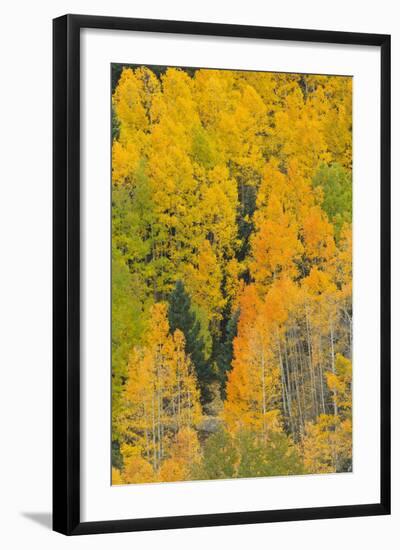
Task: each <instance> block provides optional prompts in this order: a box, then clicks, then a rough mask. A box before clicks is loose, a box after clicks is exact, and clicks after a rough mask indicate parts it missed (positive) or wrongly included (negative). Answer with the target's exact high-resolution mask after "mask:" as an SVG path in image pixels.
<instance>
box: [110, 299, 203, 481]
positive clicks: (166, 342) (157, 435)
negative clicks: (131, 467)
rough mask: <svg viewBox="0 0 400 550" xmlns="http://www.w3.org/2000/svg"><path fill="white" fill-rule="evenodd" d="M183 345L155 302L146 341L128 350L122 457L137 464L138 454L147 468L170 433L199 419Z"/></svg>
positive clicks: (154, 463) (160, 453) (194, 384)
mask: <svg viewBox="0 0 400 550" xmlns="http://www.w3.org/2000/svg"><path fill="white" fill-rule="evenodd" d="M184 344H185V339H184V336H183V334H182V333H181V332H180V331H179V330H176V331H175V332H174V334H173V335H170V334H169V325H168V319H167V309H166V305H165V304H160V303H159V304H155V305H154V306H153V307H152V310H151V321H150V327H149V332H148V337H147V340H146V341H145V344H144V346H143V347H136V348H134V349H133V350H132V354H131V357H130V362H129V369H128V382H127V384H126V385H125V388H124V396H123V397H124V414H123V415H121V423H120V426H119V428H120V431H121V433H122V434H123V437H124V440H125V442H126V444H125V448H126V449H127V451H126V453H125V454H126V455H127V457H130V456H135V461H136V462H137V463H138V464H139V465H142V462H141V461H140V460H139V458H140V459H141V460H142V459H143V460H145V461H146V462H147V463H149V465H150V468H151V467H152V469H151V471H152V472H156V471H157V470H158V469H159V467H160V464H161V462H162V460H163V458H164V456H165V454H166V447H168V441H169V438H170V437H171V435H172V434H174V433H177V432H178V431H179V430H180V429H181V428H182V427H187V426H196V425H198V424H199V422H200V421H201V407H200V401H199V390H198V388H197V381H196V379H195V376H194V374H193V372H192V367H191V362H190V359H189V358H188V357H187V356H186V354H185V350H184ZM138 457H139V458H138ZM132 460H133V459H132ZM136 462H135V463H136ZM141 467H142V466H141ZM143 468H144V466H143ZM149 471H150V470H149ZM126 475H129V476H130V477H131V474H126ZM132 483H133V482H132Z"/></svg>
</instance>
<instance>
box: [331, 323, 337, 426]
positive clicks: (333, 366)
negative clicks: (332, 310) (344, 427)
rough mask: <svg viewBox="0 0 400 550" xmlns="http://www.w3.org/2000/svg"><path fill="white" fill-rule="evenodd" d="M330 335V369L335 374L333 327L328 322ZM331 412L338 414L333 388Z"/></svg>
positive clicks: (335, 394) (335, 393)
mask: <svg viewBox="0 0 400 550" xmlns="http://www.w3.org/2000/svg"><path fill="white" fill-rule="evenodd" d="M330 329H331V330H330V333H331V334H330V336H331V369H332V373H333V374H336V367H335V347H334V334H333V327H332V322H331V323H330ZM333 413H334V415H335V416H337V415H338V408H337V392H336V390H333Z"/></svg>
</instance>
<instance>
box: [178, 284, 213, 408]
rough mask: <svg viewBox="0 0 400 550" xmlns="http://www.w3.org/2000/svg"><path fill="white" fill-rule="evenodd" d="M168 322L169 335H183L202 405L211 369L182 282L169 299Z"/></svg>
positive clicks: (207, 398)
mask: <svg viewBox="0 0 400 550" xmlns="http://www.w3.org/2000/svg"><path fill="white" fill-rule="evenodd" d="M168 321H169V326H170V331H171V333H173V332H174V331H175V330H176V329H179V330H181V331H182V332H183V334H184V335H185V340H186V344H185V351H186V353H187V354H188V355H189V356H190V359H191V361H192V363H193V365H194V368H195V369H196V374H197V379H198V381H199V386H200V392H201V401H202V403H203V404H204V403H206V402H207V401H208V400H209V398H210V396H209V391H208V384H209V382H210V380H211V378H212V375H211V369H210V366H209V364H208V363H207V361H206V359H205V356H204V340H203V338H202V336H201V326H200V323H199V321H198V319H197V318H196V315H195V313H194V311H193V310H192V304H191V300H190V296H189V294H188V293H187V292H186V290H185V286H184V284H183V282H182V281H177V283H176V285H175V288H174V290H173V292H172V293H171V295H170V297H169V308H168Z"/></svg>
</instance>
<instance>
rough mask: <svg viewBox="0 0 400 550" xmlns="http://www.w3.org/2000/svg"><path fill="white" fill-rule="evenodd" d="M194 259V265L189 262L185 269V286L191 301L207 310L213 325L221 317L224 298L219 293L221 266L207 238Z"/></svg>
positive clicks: (215, 324)
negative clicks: (191, 298)
mask: <svg viewBox="0 0 400 550" xmlns="http://www.w3.org/2000/svg"><path fill="white" fill-rule="evenodd" d="M195 261H196V265H195V266H193V265H190V264H189V265H188V266H187V269H186V282H187V287H188V289H189V291H190V293H191V295H192V297H193V301H194V302H195V303H196V304H197V305H198V306H199V307H201V308H202V309H203V310H204V311H206V312H207V317H208V320H209V321H210V323H212V324H213V326H214V327H215V326H217V323H218V321H219V320H220V319H221V312H222V309H223V307H224V305H225V298H224V297H223V296H222V293H221V283H222V272H221V268H220V266H219V264H218V259H217V256H216V254H215V253H214V251H213V249H212V246H211V244H210V242H209V241H208V240H205V241H203V243H202V244H201V246H200V249H199V253H198V256H197V259H196V260H195Z"/></svg>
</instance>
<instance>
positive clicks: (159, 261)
mask: <svg viewBox="0 0 400 550" xmlns="http://www.w3.org/2000/svg"><path fill="white" fill-rule="evenodd" d="M112 71H113V73H112V74H113V83H114V86H113V95H112V114H113V117H112V139H113V143H112V438H113V441H112V451H113V452H112V462H113V468H112V480H113V483H114V484H119V483H147V482H155V481H182V480H191V479H199V480H200V479H219V478H221V479H224V478H232V477H255V476H272V475H289V474H306V473H324V472H347V471H351V467H352V402H351V399H352V374H351V369H352V367H351V354H352V176H351V163H352V135H351V121H352V113H351V110H352V80H351V78H349V77H336V76H335V77H333V76H332V77H331V76H315V75H299V74H281V73H263V72H243V71H229V70H209V69H198V70H196V69H179V68H166V67H149V68H148V67H142V66H131V67H129V66H127V67H121V66H119V65H114V66H113V67H112Z"/></svg>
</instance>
